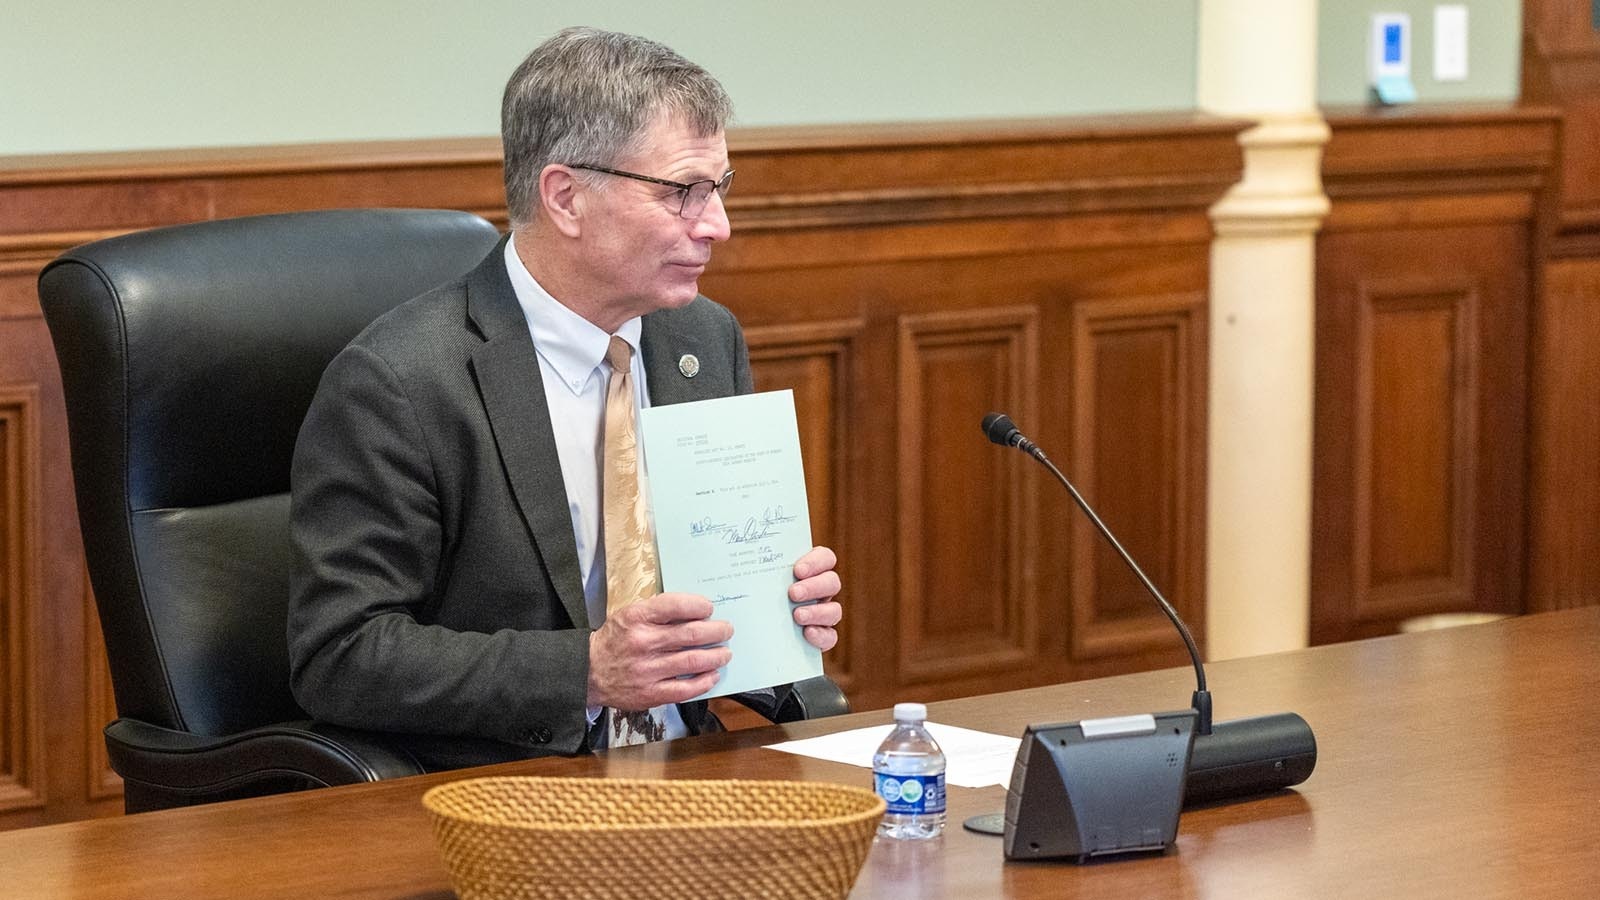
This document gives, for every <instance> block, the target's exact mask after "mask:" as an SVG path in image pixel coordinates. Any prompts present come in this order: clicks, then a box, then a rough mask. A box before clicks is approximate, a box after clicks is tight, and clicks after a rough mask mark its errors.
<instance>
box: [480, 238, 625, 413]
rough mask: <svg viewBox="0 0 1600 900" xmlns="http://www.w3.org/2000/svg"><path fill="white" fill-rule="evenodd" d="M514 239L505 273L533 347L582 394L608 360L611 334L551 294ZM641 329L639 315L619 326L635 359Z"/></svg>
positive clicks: (509, 247)
mask: <svg viewBox="0 0 1600 900" xmlns="http://www.w3.org/2000/svg"><path fill="white" fill-rule="evenodd" d="M515 242H516V237H515V236H513V237H512V238H511V239H510V240H508V241H506V274H507V275H509V276H510V278H511V289H512V290H513V291H515V292H516V294H517V303H518V304H519V305H520V306H521V307H522V315H523V317H524V318H525V319H527V320H528V333H529V334H530V335H532V337H533V347H534V350H536V351H537V352H538V354H539V356H541V357H542V358H543V359H544V361H545V362H546V363H547V364H549V366H550V368H552V369H554V370H555V371H556V374H557V375H559V376H560V377H561V382H562V383H563V384H565V385H566V386H567V389H568V390H570V391H572V392H573V393H574V394H578V393H582V392H583V389H584V386H585V385H586V384H588V382H589V379H590V377H591V376H593V375H594V373H595V370H596V369H598V368H599V367H600V364H601V363H602V362H604V361H605V358H606V348H608V347H610V346H611V335H609V334H606V332H605V331H604V330H602V329H601V328H600V327H599V326H597V325H595V324H594V323H593V322H590V321H589V320H588V319H585V318H584V317H583V316H580V315H578V314H577V313H575V312H573V311H572V310H571V309H569V308H567V307H566V306H565V305H563V304H562V303H561V301H559V300H557V299H556V298H555V297H552V296H551V295H550V292H549V291H546V290H545V289H544V288H543V287H542V286H541V285H540V284H539V282H538V281H536V280H535V279H534V277H533V275H532V273H530V272H529V271H528V267H527V266H524V265H523V264H522V258H521V257H519V256H517V250H516V244H515ZM642 330H643V328H642V325H641V322H640V319H639V317H638V316H634V317H633V318H631V319H629V320H628V321H626V322H623V323H622V327H621V328H618V329H617V336H618V337H620V338H622V339H623V340H625V341H627V342H628V345H629V346H630V347H632V348H633V355H634V358H635V359H637V358H639V352H640V346H639V337H640V334H641V332H642Z"/></svg>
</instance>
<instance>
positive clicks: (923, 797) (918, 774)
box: [872, 703, 945, 841]
mask: <svg viewBox="0 0 1600 900" xmlns="http://www.w3.org/2000/svg"><path fill="white" fill-rule="evenodd" d="M927 718H928V708H927V707H926V706H924V705H922V704H921V703H896V704H895V705H894V731H891V732H889V736H888V737H886V738H884V739H883V743H882V744H879V745H878V752H876V753H874V754H872V780H873V783H874V787H875V789H876V790H877V792H878V796H880V797H882V798H883V801H884V802H885V803H887V804H888V805H889V810H888V812H886V813H885V814H884V816H883V822H881V823H880V824H879V825H878V833H879V834H881V835H883V836H884V837H887V838H896V839H899V840H913V841H917V840H926V839H928V838H933V837H938V836H939V834H940V832H942V831H944V818H945V813H944V751H943V750H940V749H939V744H938V743H937V742H936V741H934V739H933V735H931V734H929V733H928V729H927V727H926V726H925V725H924V724H923V722H924V721H925V720H926V719H927Z"/></svg>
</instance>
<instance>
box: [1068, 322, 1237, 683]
mask: <svg viewBox="0 0 1600 900" xmlns="http://www.w3.org/2000/svg"><path fill="white" fill-rule="evenodd" d="M1205 315H1206V304H1205V296H1204V294H1201V293H1184V294H1172V295H1165V296H1150V297H1139V296H1134V297H1118V298H1102V299H1094V300H1086V301H1084V302H1081V303H1079V304H1077V305H1076V306H1075V307H1074V308H1073V326H1074V327H1073V346H1074V348H1075V352H1074V354H1073V367H1072V371H1073V379H1072V381H1073V391H1072V393H1073V417H1072V418H1073V425H1072V433H1073V455H1072V461H1071V465H1070V467H1069V471H1070V472H1071V473H1072V474H1071V475H1070V476H1069V477H1071V478H1072V480H1073V482H1074V484H1075V485H1076V486H1078V488H1079V491H1080V492H1081V493H1083V494H1084V497H1085V499H1086V500H1088V501H1089V503H1090V504H1091V505H1092V506H1094V507H1095V509H1096V511H1097V512H1098V513H1099V514H1100V517H1101V519H1102V521H1104V522H1105V524H1106V526H1107V527H1108V528H1110V529H1111V532H1112V533H1113V534H1115V535H1116V536H1117V539H1118V541H1119V542H1120V543H1121V544H1122V545H1123V548H1124V549H1126V550H1127V551H1128V552H1129V554H1131V555H1132V556H1133V558H1134V560H1135V561H1136V562H1138V563H1139V567H1140V568H1141V569H1142V570H1143V571H1144V573H1145V575H1146V577H1148V578H1149V579H1150V580H1151V581H1152V582H1153V583H1154V584H1155V585H1156V587H1157V589H1159V590H1160V591H1161V592H1162V594H1163V595H1165V596H1166V598H1167V599H1168V601H1170V602H1171V603H1172V604H1173V605H1174V607H1176V608H1177V610H1178V611H1179V614H1180V615H1182V616H1183V618H1184V620H1185V622H1186V623H1187V624H1188V625H1189V628H1190V630H1191V631H1193V632H1195V633H1196V634H1202V635H1203V634H1204V633H1205V608H1204V605H1203V603H1202V594H1203V583H1204V582H1203V579H1204V575H1203V572H1204V567H1203V565H1201V563H1202V562H1203V560H1204V549H1203V547H1204V543H1205V537H1204V536H1205V519H1204V513H1205V510H1204V498H1205V493H1204V490H1203V489H1202V488H1203V485H1204V484H1205V464H1204V458H1205V454H1204V441H1205V409H1206V405H1205V371H1206V367H1205V364H1204V359H1205V353H1206V340H1205ZM1054 502H1059V503H1061V504H1063V505H1065V504H1066V503H1067V502H1068V501H1067V498H1066V497H1065V496H1061V497H1059V498H1057V499H1056V501H1054ZM1070 515H1071V517H1072V518H1071V521H1072V527H1071V529H1070V533H1071V535H1072V571H1071V573H1070V578H1062V579H1055V578H1052V579H1049V580H1050V581H1051V582H1056V583H1070V584H1071V585H1072V591H1071V594H1070V604H1069V605H1070V621H1071V623H1072V625H1071V652H1072V656H1073V658H1075V659H1093V658H1097V657H1103V656H1118V655H1122V656H1126V655H1128V654H1132V653H1138V652H1148V651H1152V650H1155V651H1160V650H1167V649H1170V648H1171V647H1172V646H1173V637H1174V635H1173V631H1172V623H1170V622H1168V621H1167V619H1166V616H1165V615H1163V614H1162V612H1161V610H1160V608H1159V607H1158V606H1157V605H1156V604H1155V602H1154V601H1153V600H1152V599H1151V598H1150V596H1149V594H1148V593H1147V592H1146V591H1145V589H1144V586H1143V585H1141V584H1140V583H1139V581H1138V579H1137V578H1136V577H1135V576H1134V574H1133V573H1132V572H1130V571H1129V570H1128V568H1127V565H1126V564H1125V563H1124V562H1123V561H1122V559H1121V558H1120V557H1118V556H1117V554H1116V551H1114V550H1112V549H1111V547H1110V546H1108V545H1107V544H1106V542H1105V540H1104V538H1102V537H1101V536H1100V534H1099V532H1098V531H1097V530H1096V529H1095V528H1094V525H1093V524H1092V523H1091V522H1090V521H1089V520H1088V518H1087V517H1085V516H1081V515H1078V514H1077V511H1075V510H1074V511H1071V512H1070ZM1061 599H1065V598H1056V597H1052V598H1051V600H1050V602H1060V600H1061Z"/></svg>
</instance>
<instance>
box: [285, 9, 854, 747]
mask: <svg viewBox="0 0 1600 900" xmlns="http://www.w3.org/2000/svg"><path fill="white" fill-rule="evenodd" d="M730 109H731V107H730V104H729V101H728V98H727V95H726V94H725V93H724V92H723V90H722V87H721V86H720V85H719V84H717V82H716V80H715V79H713V78H712V77H711V76H710V75H709V74H707V73H706V72H705V71H704V70H703V69H701V68H700V67H698V66H696V65H694V64H693V63H691V62H689V61H687V60H685V59H683V58H682V57H681V56H679V55H678V54H676V53H674V52H673V51H671V50H670V49H668V48H666V47H664V46H662V45H660V44H657V43H654V42H652V41H647V40H644V39H642V38H637V37H633V36H629V35H622V34H613V33H608V32H601V31H596V30H592V29H568V30H566V31H563V32H561V33H560V34H557V35H556V36H555V37H553V38H551V39H550V40H548V41H546V42H545V43H544V44H541V45H540V46H539V47H538V48H536V49H535V50H534V51H533V53H532V54H530V55H529V57H528V58H527V59H526V60H525V61H524V62H523V63H522V65H521V66H520V67H518V69H517V71H516V72H515V74H513V76H512V78H511V81H510V83H509V84H508V85H507V86H506V93H505V99H504V104H503V107H502V138H503V141H504V144H505V156H506V166H505V177H506V196H507V206H508V208H509V210H510V214H511V221H512V234H511V235H510V236H509V237H508V238H507V239H506V240H504V241H502V243H501V245H500V246H499V247H497V248H496V249H495V251H494V252H492V253H491V254H490V255H489V256H488V257H487V258H486V259H485V260H484V261H483V263H481V264H480V265H479V266H478V267H477V268H476V269H475V270H474V271H472V272H471V273H469V274H468V275H466V276H465V277H464V278H463V279H462V280H461V281H459V282H456V283H454V284H450V285H446V286H444V287H442V288H439V289H437V290H435V291H432V292H430V293H428V294H425V295H423V296H422V297H419V298H417V299H415V300H413V301H411V302H409V303H407V304H405V305H403V306H401V307H399V308H398V309H396V310H394V311H393V312H391V313H389V314H387V315H385V316H384V317H382V318H380V319H379V320H378V321H377V322H375V323H373V325H372V326H371V327H369V328H368V329H367V330H366V331H364V332H363V333H362V334H361V335H360V336H359V337H357V338H356V339H355V341H353V342H352V343H351V345H350V346H349V347H347V348H346V349H345V350H344V351H343V352H342V353H341V354H340V355H339V357H338V358H337V359H335V360H334V362H333V363H332V364H331V365H330V366H329V368H328V371H327V373H326V374H325V375H324V377H323V381H322V385H321V387H320V388H319V389H318V392H317V396H316V399H315V400H314V401H313V403H312V407H311V410H310V412H309V414H308V416H307V418H306V422H305V425H304V426H303V427H302V429H301V434H300V442H299V444H298V446H297V447H296V452H295V464H294V472H293V528H294V541H295V548H296V551H297V566H296V571H295V576H294V579H293V584H292V589H291V591H292V593H291V602H290V619H289V643H290V654H291V661H292V676H293V685H294V689H295V696H296V697H297V698H298V700H299V701H300V703H301V705H302V706H304V707H305V708H306V710H307V711H308V712H310V713H311V714H312V715H314V716H316V717H317V718H319V719H322V720H324V721H328V722H333V723H338V724H344V725H349V726H353V727H359V728H368V729H375V730H380V731H389V732H399V733H403V734H405V735H406V738H405V740H406V741H407V742H408V743H409V745H410V747H411V749H412V751H413V752H414V753H415V754H416V755H417V756H418V757H419V758H420V759H422V760H423V762H424V763H425V764H427V765H429V766H430V767H438V768H443V767H452V766H460V765H471V764H480V763H487V762H494V761H499V760H503V759H511V758H516V757H522V756H532V755H541V754H547V753H576V752H580V751H582V750H584V749H586V748H590V747H593V746H594V745H595V744H596V743H597V742H603V741H604V740H605V738H604V737H599V735H603V734H606V733H607V732H606V731H605V730H604V729H602V728H600V727H598V726H600V725H601V724H603V723H605V722H607V721H610V717H611V716H612V714H618V715H619V719H618V724H617V729H618V730H617V731H612V732H609V733H610V734H613V735H620V734H623V733H624V729H623V725H622V721H623V718H626V719H628V720H629V721H634V723H635V725H636V726H637V727H639V728H640V729H642V730H641V731H638V732H626V733H627V734H629V735H630V736H631V737H630V739H655V738H662V737H665V738H671V737H676V736H678V735H682V734H690V733H698V732H700V731H703V730H706V729H714V728H716V727H717V726H716V722H715V717H714V716H710V715H709V713H708V711H707V710H706V708H705V704H704V703H694V704H691V703H686V702H684V701H687V700H688V699H689V698H691V697H694V696H696V695H698V694H700V693H702V692H704V691H705V690H706V689H708V688H709V687H710V686H711V685H712V684H714V683H715V681H716V677H717V676H716V671H715V670H716V669H717V668H718V667H720V666H722V665H724V664H725V663H726V662H727V660H728V659H729V656H730V652H729V650H727V649H726V648H721V647H719V648H710V649H707V645H710V644H716V643H719V642H721V641H724V640H726V639H727V638H728V637H729V636H730V634H731V627H730V626H729V625H727V624H726V623H724V622H718V621H714V620H712V619H711V618H710V616H711V612H712V606H711V603H710V601H708V600H707V599H706V598H704V597H699V596H692V595H685V594H657V593H654V591H653V590H645V591H643V592H640V594H639V596H638V598H637V599H636V600H635V599H634V598H632V597H629V598H628V602H625V603H624V604H620V605H619V604H618V603H617V602H616V599H615V594H616V593H617V588H616V585H615V582H616V581H617V580H618V579H617V578H616V577H615V576H616V575H617V574H618V573H617V572H616V571H613V572H612V575H613V576H614V577H613V579H612V580H613V585H612V587H611V589H610V591H609V592H610V593H611V594H612V595H613V599H612V603H611V612H609V613H608V612H607V594H608V587H607V572H606V569H607V565H608V564H607V560H608V557H610V558H612V560H613V561H612V563H611V567H612V568H613V570H616V569H618V568H620V567H621V566H620V565H619V564H618V563H617V562H616V561H615V557H614V556H613V555H612V553H611V552H608V550H607V548H606V547H605V543H606V539H605V536H606V535H607V534H608V533H612V529H613V527H614V526H615V525H616V522H615V520H616V519H617V518H619V517H618V516H616V515H607V514H605V513H604V510H606V509H607V508H609V507H610V505H611V504H612V502H614V499H615V498H607V497H604V496H603V494H604V490H603V486H604V485H605V484H609V483H611V482H610V481H609V479H611V478H612V477H613V476H612V473H611V471H608V465H611V466H612V468H613V469H615V468H616V467H615V466H614V465H612V461H610V460H608V459H607V452H606V449H605V447H606V442H605V435H604V431H605V422H606V419H607V417H608V416H612V415H622V416H625V417H627V418H628V419H631V416H632V412H633V411H634V410H636V409H638V408H640V407H642V406H645V405H649V404H652V403H654V404H666V403H677V402H683V401H687V400H695V399H702V398H709V397H718V396H726V395H729V394H734V393H744V392H748V391H750V390H751V378H750V368H749V361H748V359H747V356H746V352H745V345H744V338H743V336H742V334H741V333H740V330H739V325H738V323H737V322H736V321H735V320H734V318H733V316H732V315H731V314H730V313H729V312H728V311H727V310H726V309H724V308H723V307H721V306H719V305H717V304H715V303H713V302H711V301H710V300H707V299H706V298H704V297H701V296H699V295H698V290H697V282H698V279H699V276H700V274H701V273H702V272H703V271H704V269H705V266H706V263H707V262H708V260H709V259H710V256H711V248H712V245H713V244H715V243H716V242H718V241H722V240H726V239H727V238H728V236H729V225H728V217H727V213H726V210H725V209H724V208H723V205H722V196H723V195H724V194H725V193H726V191H727V189H728V186H729V184H730V182H731V181H732V176H733V172H732V170H731V168H730V167H729V164H728V153H727V146H726V144H725V142H724V136H723V130H724V127H725V124H726V121H727V119H728V117H729V114H730ZM688 356H692V357H694V358H695V359H696V360H697V361H698V363H699V368H698V370H696V371H694V373H693V377H690V375H689V374H688V368H689V367H684V366H680V361H681V360H682V359H684V358H685V357H688ZM608 384H609V385H610V387H611V391H612V394H611V400H612V401H613V402H622V403H624V404H625V405H624V406H622V407H608V398H607V390H608ZM618 385H621V387H620V388H619V387H618ZM630 392H631V396H628V394H629V393H630ZM626 404H631V405H626ZM617 408H620V409H623V410H626V412H622V413H617V412H615V411H614V410H615V409H617ZM616 421H617V420H616V419H613V420H612V422H613V426H614V425H615V422H616ZM613 430H615V428H613ZM619 493H620V492H619ZM621 543H622V541H620V540H617V539H616V537H615V536H613V544H621ZM615 550H617V547H615V546H614V547H613V548H612V551H615ZM834 564H835V558H834V554H833V552H832V551H830V550H828V549H827V548H824V547H819V548H816V549H814V550H812V551H811V552H809V553H807V554H806V555H805V556H804V557H802V558H801V559H800V560H798V561H797V562H796V564H795V578H796V581H795V584H794V585H793V586H792V587H791V589H790V591H789V596H790V599H791V600H792V601H795V602H796V603H799V602H801V601H807V600H821V601H823V602H820V603H816V604H811V605H803V606H796V607H795V608H794V612H793V615H794V619H795V621H796V623H798V624H799V625H801V626H802V627H803V631H804V634H805V637H806V640H808V641H809V642H811V643H812V644H814V645H815V646H817V647H819V648H821V649H823V650H827V649H829V648H831V647H832V646H833V644H834V643H835V642H836V640H837V635H836V633H835V631H834V626H835V625H836V624H838V622H839V619H840V615H841V610H840V607H839V604H838V603H837V602H835V601H834V600H833V599H832V598H833V597H834V595H835V594H837V593H838V591H839V578H838V575H837V574H836V573H835V572H834V571H833V569H834ZM648 583H649V582H648V581H641V582H640V584H648ZM786 691H787V688H786V687H780V688H778V689H777V690H776V691H775V692H774V693H773V696H771V697H769V698H765V699H766V700H767V701H769V702H770V703H772V704H773V707H772V708H774V709H775V708H776V704H778V703H780V702H781V701H782V700H783V699H784V693H785V692H786ZM635 720H636V721H635ZM614 740H615V739H614Z"/></svg>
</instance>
